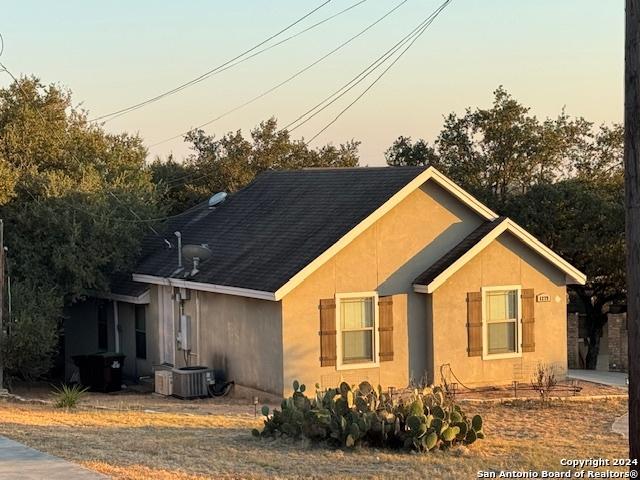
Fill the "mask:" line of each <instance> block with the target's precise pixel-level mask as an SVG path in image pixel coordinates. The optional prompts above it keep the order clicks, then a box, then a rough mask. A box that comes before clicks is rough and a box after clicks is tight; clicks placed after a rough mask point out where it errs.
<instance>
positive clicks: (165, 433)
mask: <svg viewBox="0 0 640 480" xmlns="http://www.w3.org/2000/svg"><path fill="white" fill-rule="evenodd" d="M185 405H186V406H187V408H186V409H183V410H180V409H178V408H172V409H171V410H169V411H158V410H144V409H138V408H136V409H127V408H126V404H124V403H121V404H120V407H123V409H122V410H104V409H96V408H95V407H91V406H89V405H87V404H85V406H84V407H82V408H80V409H78V410H76V411H71V412H69V411H64V410H56V409H53V408H51V407H49V406H45V405H34V404H27V403H13V402H7V401H3V402H0V435H4V436H7V437H9V438H12V439H14V440H17V441H19V442H23V443H25V444H27V445H29V446H31V447H34V448H37V449H40V450H42V451H45V452H48V453H51V454H53V455H58V456H60V457H63V458H66V459H68V460H71V461H73V462H77V463H80V464H82V465H84V466H86V467H88V468H91V469H94V470H97V471H99V472H102V473H105V474H108V475H110V476H112V477H114V478H121V479H147V478H153V479H155V480H165V479H167V480H168V479H177V480H194V479H205V478H206V479H209V478H249V479H253V478H323V479H326V478H403V479H411V478H445V479H446V478H452V479H464V478H476V472H477V471H478V470H491V469H493V470H501V469H509V470H511V469H517V470H529V469H533V470H541V469H547V470H559V469H561V467H560V463H559V462H560V459H561V458H578V459H580V458H590V457H602V458H610V459H611V458H624V457H626V456H627V451H628V450H627V444H626V440H625V439H623V438H622V437H620V436H618V435H616V434H614V433H611V423H612V422H613V421H614V419H615V418H616V417H617V416H620V415H622V414H623V413H624V412H625V411H626V400H625V399H614V400H592V401H581V402H561V403H560V402H556V403H554V404H552V405H551V406H550V407H547V408H544V409H542V408H540V407H539V406H538V404H537V403H534V402H528V403H527V402H517V403H506V404H474V405H467V406H466V407H465V409H466V410H467V411H468V413H476V412H477V413H480V414H482V415H483V416H484V419H485V432H486V434H487V439H486V440H485V441H483V442H478V443H476V444H474V445H473V446H472V447H471V448H464V447H463V448H458V449H454V450H452V451H450V452H446V453H444V452H436V453H432V454H427V455H416V454H406V453H396V452H383V451H380V450H372V449H367V448H362V449H358V450H356V451H341V450H337V451H335V450H329V449H326V448H323V447H315V446H311V445H309V444H306V443H304V442H292V441H288V440H282V439H278V440H260V439H255V438H253V437H252V436H251V432H250V430H251V428H253V427H254V426H257V425H259V424H260V423H261V421H260V420H259V419H258V420H256V419H254V417H253V407H252V406H243V405H232V406H222V405H215V404H207V405H205V408H189V403H186V404H185Z"/></svg>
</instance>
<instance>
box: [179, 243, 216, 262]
mask: <svg viewBox="0 0 640 480" xmlns="http://www.w3.org/2000/svg"><path fill="white" fill-rule="evenodd" d="M182 256H183V257H184V259H185V260H186V261H187V262H193V259H194V258H197V259H198V260H199V261H200V262H204V261H205V260H207V259H208V258H209V257H211V250H210V249H209V247H205V246H204V245H185V246H184V247H182Z"/></svg>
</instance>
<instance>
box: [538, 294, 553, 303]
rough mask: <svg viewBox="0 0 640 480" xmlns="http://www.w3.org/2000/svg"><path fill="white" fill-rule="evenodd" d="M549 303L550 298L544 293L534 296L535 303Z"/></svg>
mask: <svg viewBox="0 0 640 480" xmlns="http://www.w3.org/2000/svg"><path fill="white" fill-rule="evenodd" d="M550 301H551V297H550V296H549V295H547V294H546V293H541V294H539V295H537V296H536V302H540V303H541V302H550Z"/></svg>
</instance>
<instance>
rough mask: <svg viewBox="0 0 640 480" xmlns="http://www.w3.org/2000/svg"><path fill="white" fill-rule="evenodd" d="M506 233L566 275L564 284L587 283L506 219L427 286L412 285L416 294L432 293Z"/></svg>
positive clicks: (520, 228) (548, 249)
mask: <svg viewBox="0 0 640 480" xmlns="http://www.w3.org/2000/svg"><path fill="white" fill-rule="evenodd" d="M506 231H508V232H509V233H511V234H513V235H514V236H515V237H516V238H518V239H519V240H520V241H521V242H522V243H524V244H525V245H527V246H528V247H529V248H531V249H532V250H533V251H534V252H536V253H538V254H539V255H540V256H541V257H542V258H544V259H545V260H547V261H548V262H549V263H551V264H552V265H554V266H555V267H556V268H558V269H559V270H560V271H562V272H564V273H565V275H566V282H567V283H568V284H578V285H584V284H585V283H586V281H587V276H586V275H585V274H584V273H582V272H581V271H580V270H578V269H577V268H575V267H574V266H572V265H571V264H570V263H569V262H567V261H566V260H565V259H563V258H562V257H561V256H560V255H558V254H557V253H555V252H554V251H553V250H551V249H550V248H549V247H547V246H546V245H544V244H543V243H542V242H540V240H538V239H537V238H535V237H534V236H533V235H531V234H530V233H529V232H527V231H526V230H525V229H524V228H522V227H521V226H519V225H518V224H517V223H515V222H514V221H513V220H511V219H509V218H507V219H506V220H504V221H503V222H501V223H500V224H499V225H497V226H496V228H494V229H493V230H492V231H491V232H489V233H488V234H487V235H486V236H485V237H484V238H483V239H482V240H480V241H479V242H478V243H477V244H476V245H474V246H473V247H472V248H470V249H469V250H468V251H467V252H466V253H465V254H464V255H462V256H461V257H460V258H459V259H458V260H456V261H455V262H453V263H452V264H451V265H450V266H449V267H448V268H447V269H446V270H445V271H443V272H442V273H441V274H440V275H438V276H437V277H436V278H434V279H433V280H432V281H431V282H430V283H429V284H428V285H418V284H414V286H413V289H414V291H415V292H418V293H433V292H434V291H435V290H436V289H437V288H438V287H440V286H441V285H442V284H443V283H444V282H446V281H447V280H448V279H449V278H450V277H451V276H452V275H453V274H454V273H456V272H457V271H458V270H460V269H461V268H462V267H463V266H464V265H466V264H467V262H469V261H470V260H471V259H472V258H474V257H475V256H476V255H478V254H479V253H480V252H481V251H482V250H484V249H485V248H486V247H487V246H488V245H489V244H490V243H491V242H493V241H494V240H495V239H496V238H498V236H500V235H501V234H502V233H504V232H506Z"/></svg>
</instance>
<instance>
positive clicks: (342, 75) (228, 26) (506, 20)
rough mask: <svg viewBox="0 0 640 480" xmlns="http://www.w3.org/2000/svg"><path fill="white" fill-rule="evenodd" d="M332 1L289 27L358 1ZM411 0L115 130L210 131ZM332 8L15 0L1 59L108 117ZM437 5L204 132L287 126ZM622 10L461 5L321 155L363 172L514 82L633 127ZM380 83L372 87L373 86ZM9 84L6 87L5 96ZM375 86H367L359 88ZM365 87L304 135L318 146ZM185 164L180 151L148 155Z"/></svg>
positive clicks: (157, 133) (508, 0)
mask: <svg viewBox="0 0 640 480" xmlns="http://www.w3.org/2000/svg"><path fill="white" fill-rule="evenodd" d="M355 2H356V0H332V1H331V2H330V3H329V4H328V5H326V6H325V7H323V8H322V9H320V10H319V11H318V12H317V13H316V14H314V15H313V16H312V17H310V18H309V19H307V20H306V21H305V22H304V23H302V24H300V25H299V26H298V27H294V28H293V29H292V30H291V32H296V31H297V30H299V29H302V28H304V26H306V25H310V24H312V23H315V21H319V20H321V19H323V18H325V17H327V16H329V15H331V14H332V13H335V12H337V11H339V10H341V9H343V8H346V7H347V6H349V5H351V4H353V3H355ZM399 2H400V0H368V1H366V2H365V3H363V4H362V5H360V6H358V7H356V8H354V9H353V10H351V11H350V12H348V13H346V14H344V15H342V16H340V17H338V18H336V19H335V20H333V21H331V22H328V23H325V24H324V25H321V26H320V27H318V28H316V29H314V30H312V31H310V32H308V33H306V34H304V35H302V36H300V37H298V38H296V39H294V40H292V41H290V42H287V43H286V44H284V45H282V46H279V47H276V48H274V49H272V50H270V51H269V52H266V53H265V54H263V55H261V56H259V57H256V58H254V59H252V60H249V61H247V62H245V63H243V64H242V65H239V66H238V67H235V68H233V69H231V70H229V71H227V72H223V73H222V74H220V75H217V76H215V77H212V78H210V79H208V80H206V81H204V82H202V83H200V84H198V85H196V86H194V87H192V88H189V89H187V90H185V91H184V92H181V93H179V94H177V95H174V96H172V97H170V98H168V99H165V100H163V101H160V102H157V103H155V104H153V105H152V106H149V107H146V108H143V109H140V110H138V111H136V112H133V113H131V114H129V115H126V116H124V117H121V118H118V119H116V120H114V121H112V122H109V123H107V124H106V126H105V128H107V129H108V130H110V131H122V130H126V131H129V132H139V133H140V135H141V136H142V137H143V138H144V139H145V141H146V143H147V144H148V145H150V144H152V143H155V142H157V141H160V140H164V139H165V138H167V137H171V136H173V135H176V134H178V133H181V132H182V131H185V130H187V129H189V128H190V127H192V126H194V125H198V124H201V123H204V122H206V121H207V120H209V119H211V118H214V117H216V116H217V115H219V114H220V113H222V112H224V111H226V110H229V109H230V108H233V107H235V106H237V105H239V104H241V103H243V102H244V101H246V100H248V99H250V98H252V97H253V96H255V95H257V94H259V93H261V92H262V91H264V90H266V89H268V88H270V87H272V86H273V85H275V84H277V83H279V82H280V81H282V80H284V79H285V78H287V77H288V76H290V75H291V74H293V73H295V72H296V71H297V70H299V69H301V68H303V67H304V66H306V65H308V64H309V63H311V62H313V61H314V60H316V59H317V58H319V57H321V56H322V55H324V54H325V53H327V52H328V51H330V50H331V49H333V48H335V46H337V45H338V44H339V43H341V42H342V41H344V40H345V39H347V38H349V37H350V36H352V35H354V34H355V33H357V32H358V31H360V30H361V29H363V28H364V27H365V26H366V25H368V24H369V23H371V22H373V21H374V20H375V19H377V18H378V17H380V16H381V15H383V14H384V13H385V12H386V11H387V10H389V9H390V8H392V7H393V6H394V5H396V4H397V3H399ZM320 3H322V1H321V0H305V1H293V0H270V1H268V2H267V1H258V0H253V1H250V0H247V1H233V2H223V1H220V0H218V1H211V0H210V1H204V0H200V1H197V0H183V1H180V2H175V1H172V2H170V1H166V0H165V1H158V0H155V1H151V0H136V1H131V0H129V1H124V0H110V1H108V2H97V1H93V2H88V1H86V0H65V1H60V2H51V1H46V2H45V1H33V0H4V1H3V2H2V7H0V32H2V34H3V36H4V38H5V51H4V55H3V57H2V60H3V62H4V63H6V64H7V66H8V67H9V68H10V69H11V70H13V72H14V73H16V74H35V75H37V76H39V77H41V78H42V79H43V80H44V81H45V82H57V83H59V84H62V85H64V86H67V87H69V88H70V89H71V90H72V91H73V93H74V101H75V102H77V103H81V104H82V106H83V108H86V109H88V110H89V112H90V116H97V115H101V114H104V113H108V112H111V111H114V110H117V109H119V108H122V107H126V106H128V105H131V104H133V103H136V102H138V101H141V100H144V99H146V98H148V97H150V96H153V95H155V94H158V93H161V92H163V91H165V90H167V89H170V88H172V87H175V86H177V85H179V84H180V83H183V82H184V81H187V80H189V79H192V78H194V77H196V76H198V75H200V74H202V73H204V72H206V71H207V70H209V69H210V68H212V67H215V66H217V65H219V64H220V63H223V62H224V61H226V60H228V59H229V58H231V57H233V56H234V55H235V54H237V53H239V52H241V51H243V50H245V49H246V48H248V47H251V46H252V45H254V44H256V43H258V42H260V41H261V40H263V39H265V38H266V37H268V36H269V35H271V34H272V33H275V32H276V31H278V30H279V29H280V28H282V27H284V26H285V25H287V24H289V23H291V22H292V21H294V20H295V19H297V18H299V17H301V16H302V15H303V14H304V13H306V12H307V11H309V10H310V9H312V8H313V7H315V6H317V5H319V4H320ZM440 3H441V0H408V1H407V3H406V4H404V5H403V6H402V7H400V8H399V9H398V10H397V11H396V12H395V13H394V14H393V15H391V16H390V17H388V18H387V19H385V20H384V21H382V22H381V23H379V24H378V25H377V26H376V27H374V28H372V29H371V30H369V31H368V32H367V33H366V34H365V35H363V36H362V37H360V38H359V39H357V40H356V41H354V42H353V43H352V44H350V45H348V46H347V47H345V48H344V49H342V50H340V51H339V52H337V53H336V54H335V55H333V56H331V57H329V58H327V59H326V60H325V61H323V62H321V63H320V64H318V65H316V66H315V67H313V68H312V69H310V70H309V71H307V72H306V73H304V74H303V75H301V76H299V77H298V78H296V79H295V80H293V81H292V82H291V83H289V84H287V85H285V86H283V87H282V88H280V89H279V90H277V91H275V92H274V93H273V94H271V95H269V96H267V97H265V98H263V99H261V100H259V101H257V102H255V103H253V104H252V105H250V106H248V107H246V108H244V109H241V110H239V111H237V112H235V113H233V114H231V115H229V116H227V117H225V118H223V119H221V120H219V121H218V122H215V123H214V124H212V125H210V126H209V127H207V131H208V132H210V133H215V134H216V135H217V136H220V135H222V134H223V133H225V132H227V131H229V130H236V129H239V128H240V129H243V130H244V131H247V130H248V129H250V128H252V127H253V126H255V125H256V124H258V123H259V122H260V121H261V120H263V119H266V118H268V117H270V116H276V117H277V118H278V119H279V120H280V122H281V124H282V125H284V124H286V123H288V122H289V121H291V120H293V119H294V118H296V117H297V116H298V115H300V114H301V113H303V112H304V111H305V110H306V109H307V108H309V107H311V106H313V105H315V104H316V103H317V102H318V101H320V100H321V99H323V98H324V97H325V96H327V95H328V94H330V93H332V92H333V91H334V90H335V89H337V88H339V87H340V86H341V85H342V84H343V83H345V82H347V81H348V80H350V79H351V78H352V77H353V76H355V75H356V74H357V73H359V72H360V71H361V70H362V69H363V68H364V67H366V66H367V65H368V64H369V63H371V62H372V61H373V60H374V59H375V58H377V57H378V56H379V55H380V54H382V53H383V52H384V51H385V50H386V49H388V48H389V47H390V46H391V45H393V44H394V43H395V42H396V41H397V40H398V39H400V38H401V37H402V36H404V35H405V34H406V33H408V32H409V31H410V30H411V29H413V28H414V26H416V25H417V24H418V23H419V22H420V20H421V19H423V18H424V17H426V16H427V15H428V14H429V13H431V11H433V10H434V9H435V8H436V7H437V6H438V5H439V4H440ZM623 22H624V2H623V0H537V1H532V0H529V1H525V0H453V2H452V3H451V4H450V6H449V7H448V8H447V9H446V10H445V11H444V12H443V13H442V14H441V15H440V16H439V17H438V18H437V19H436V21H435V22H434V23H433V25H432V26H431V28H430V29H429V30H428V31H427V32H426V33H425V35H424V36H422V37H421V38H420V39H419V40H418V41H417V42H416V43H415V44H414V46H413V47H412V48H411V50H410V51H409V52H408V53H407V54H406V55H405V56H404V57H403V58H402V59H401V60H400V61H399V62H398V63H397V64H396V65H395V67H394V68H393V69H392V70H391V71H389V72H388V73H387V75H386V76H385V77H384V78H383V79H382V80H381V81H380V82H379V83H378V84H377V85H376V86H374V87H373V89H372V90H371V91H370V92H369V93H368V94H367V95H366V96H365V97H363V98H362V99H361V100H360V102H359V103H357V104H356V105H355V106H354V107H353V108H351V109H350V110H349V111H348V112H347V113H346V114H345V115H344V116H343V117H342V118H341V119H340V120H338V122H336V123H335V124H334V125H333V126H332V127H330V128H329V129H328V130H327V131H326V132H325V133H323V134H322V135H321V136H320V137H318V139H317V141H316V142H315V143H314V145H319V144H322V143H326V142H333V143H340V142H343V141H345V140H348V139H352V138H353V139H357V140H360V141H361V142H362V146H361V150H360V151H361V164H363V165H366V164H369V165H381V164H383V163H384V157H383V153H384V150H386V148H387V147H388V146H389V145H390V144H391V143H392V142H393V140H394V139H395V138H396V137H397V136H399V135H410V136H413V137H424V138H426V139H428V140H432V139H433V138H434V137H435V136H436V135H437V133H438V132H439V130H440V128H441V126H442V117H443V115H445V114H447V113H449V112H451V111H456V112H463V111H464V108H465V107H467V106H472V107H475V106H488V105H489V104H490V102H491V98H492V91H493V90H494V89H495V88H496V87H497V86H498V85H501V84H502V85H504V86H505V88H506V89H507V90H508V91H509V92H511V93H512V94H513V95H514V96H515V97H516V98H518V99H519V100H520V101H521V102H523V103H524V104H526V105H529V106H531V107H532V110H533V112H534V113H535V114H536V115H538V116H540V117H546V116H555V115H557V113H558V112H560V110H561V109H562V107H563V106H564V107H566V110H567V113H569V114H571V115H576V116H584V117H586V118H587V119H589V120H592V121H594V122H596V123H601V122H607V123H610V122H621V121H622V107H623V46H624V23H623ZM371 78H373V77H371ZM8 83H9V78H8V77H7V76H6V75H2V76H0V85H6V84H8ZM361 85H364V84H361ZM359 91H360V88H358V87H357V88H356V89H355V90H354V91H352V92H350V94H348V95H346V96H345V97H343V99H342V100H341V101H339V102H337V104H334V105H333V106H332V107H331V108H329V109H327V110H325V111H324V112H323V113H322V114H321V115H319V116H318V117H316V118H315V119H314V120H313V121H311V122H309V123H308V124H306V125H305V126H304V127H302V128H301V129H299V130H297V131H296V132H294V134H296V135H304V136H305V137H306V138H310V137H311V136H313V135H314V134H315V133H316V132H317V131H318V130H319V129H320V128H322V127H323V126H324V125H325V124H326V123H327V122H328V121H329V120H331V119H332V118H333V117H334V116H335V114H336V113H337V112H338V111H340V110H341V109H342V108H343V107H344V106H345V105H346V104H348V103H349V102H350V101H351V100H352V99H353V98H354V96H355V95H357V92H359ZM170 152H174V153H175V154H176V155H177V156H178V157H182V156H184V155H186V154H188V152H189V150H188V146H187V145H186V144H184V143H183V142H182V141H181V140H175V141H172V142H168V143H164V144H162V145H159V146H157V147H153V148H151V150H150V153H151V154H152V155H155V154H159V155H161V156H164V155H166V154H168V153H170Z"/></svg>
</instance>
